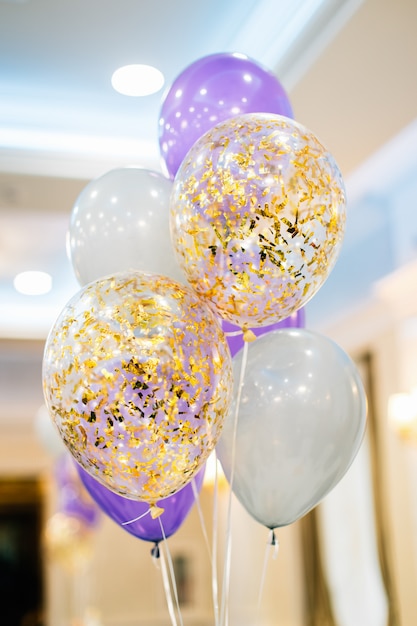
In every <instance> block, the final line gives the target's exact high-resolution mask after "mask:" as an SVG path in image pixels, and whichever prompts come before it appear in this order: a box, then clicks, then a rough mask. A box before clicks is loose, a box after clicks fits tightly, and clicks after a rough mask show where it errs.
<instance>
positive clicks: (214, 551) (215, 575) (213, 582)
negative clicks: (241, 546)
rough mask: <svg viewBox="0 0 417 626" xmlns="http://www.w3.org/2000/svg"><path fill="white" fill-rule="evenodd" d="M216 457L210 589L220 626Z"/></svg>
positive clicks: (216, 622)
mask: <svg viewBox="0 0 417 626" xmlns="http://www.w3.org/2000/svg"><path fill="white" fill-rule="evenodd" d="M214 455H215V457H216V463H215V464H214V489H213V536H212V544H213V545H212V554H213V559H212V563H211V588H212V594H213V608H214V624H215V626H220V622H219V617H220V616H219V588H218V573H217V544H218V539H217V537H218V535H217V530H218V525H219V516H218V509H219V507H218V496H219V474H218V471H217V454H216V451H214Z"/></svg>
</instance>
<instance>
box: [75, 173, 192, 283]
mask: <svg viewBox="0 0 417 626" xmlns="http://www.w3.org/2000/svg"><path fill="white" fill-rule="evenodd" d="M171 190H172V182H171V181H170V180H168V179H167V178H165V177H164V176H162V175H161V174H159V173H158V172H153V171H151V170H146V169H141V168H138V167H125V168H120V169H115V170H111V171H109V172H107V173H106V174H104V175H103V176H100V177H99V178H97V179H95V180H93V181H91V182H90V183H89V184H88V185H87V186H86V187H85V188H84V189H83V191H82V192H81V194H80V195H79V196H78V198H77V200H76V202H75V204H74V207H73V209H72V212H71V218H70V225H69V232H68V254H69V258H70V261H71V263H72V266H73V269H74V272H75V275H76V278H77V280H78V281H79V283H80V284H81V285H85V284H87V283H89V282H91V281H93V280H96V279H98V278H102V277H103V276H106V275H107V274H112V273H114V272H120V271H121V272H124V271H127V270H132V269H133V270H143V271H149V272H155V273H159V274H163V275H166V276H169V277H170V278H173V279H174V280H178V281H180V282H185V281H184V277H183V275H182V273H181V270H180V268H179V267H178V263H177V262H176V260H175V256H174V252H173V250H172V244H171V239H170V233H169V196H170V194H171Z"/></svg>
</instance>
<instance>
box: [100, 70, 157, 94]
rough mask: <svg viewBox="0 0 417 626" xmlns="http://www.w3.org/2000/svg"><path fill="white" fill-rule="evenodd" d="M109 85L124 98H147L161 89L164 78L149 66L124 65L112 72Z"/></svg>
mask: <svg viewBox="0 0 417 626" xmlns="http://www.w3.org/2000/svg"><path fill="white" fill-rule="evenodd" d="M111 84H112V86H113V88H114V89H115V90H116V91H118V92H119V93H121V94H123V95H124V96H149V95H151V94H152V93H156V92H157V91H159V90H160V89H161V88H162V86H163V84H164V76H163V74H162V72H160V71H159V70H158V69H156V67H152V66H151V65H124V66H123V67H119V69H118V70H116V71H115V72H114V74H113V76H112V78H111Z"/></svg>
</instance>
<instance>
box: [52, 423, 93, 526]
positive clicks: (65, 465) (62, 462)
mask: <svg viewBox="0 0 417 626" xmlns="http://www.w3.org/2000/svg"><path fill="white" fill-rule="evenodd" d="M49 421H51V420H49ZM55 430H56V429H55ZM57 436H58V435H57ZM63 447H64V450H65V454H64V455H62V456H61V457H60V458H59V459H58V461H57V462H56V465H55V479H56V484H57V487H58V509H59V512H61V513H64V514H65V515H68V516H70V517H76V518H77V519H79V520H81V521H82V522H83V523H84V524H85V526H89V527H91V528H93V527H94V526H96V524H97V522H98V517H99V510H98V508H97V506H96V504H95V502H94V501H93V500H92V499H91V498H90V496H89V494H88V493H87V491H86V490H85V489H84V487H83V484H82V482H81V479H80V477H79V476H78V473H77V470H76V468H75V466H74V461H73V459H72V456H71V455H70V454H68V452H67V450H66V448H65V446H63Z"/></svg>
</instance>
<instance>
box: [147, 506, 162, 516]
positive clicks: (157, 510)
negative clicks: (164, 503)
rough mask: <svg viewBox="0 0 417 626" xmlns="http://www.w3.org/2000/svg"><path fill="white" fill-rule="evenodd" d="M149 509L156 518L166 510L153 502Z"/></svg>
mask: <svg viewBox="0 0 417 626" xmlns="http://www.w3.org/2000/svg"><path fill="white" fill-rule="evenodd" d="M149 511H150V514H151V517H152V519H156V518H157V517H159V516H160V515H162V513H163V512H164V509H163V508H162V507H160V506H158V505H157V504H155V503H153V504H150V505H149Z"/></svg>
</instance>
